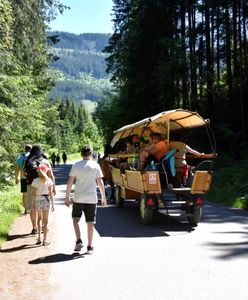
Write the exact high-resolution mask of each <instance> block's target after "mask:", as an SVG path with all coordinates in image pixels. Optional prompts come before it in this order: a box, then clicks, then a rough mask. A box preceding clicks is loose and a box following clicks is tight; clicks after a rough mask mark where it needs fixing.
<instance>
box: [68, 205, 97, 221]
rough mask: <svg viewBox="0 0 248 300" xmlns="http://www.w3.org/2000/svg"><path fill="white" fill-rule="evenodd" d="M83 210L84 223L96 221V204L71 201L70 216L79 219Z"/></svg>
mask: <svg viewBox="0 0 248 300" xmlns="http://www.w3.org/2000/svg"><path fill="white" fill-rule="evenodd" d="M82 212H84V216H85V221H86V223H94V224H95V223H96V204H90V203H76V202H73V208H72V218H73V219H80V218H81V217H82Z"/></svg>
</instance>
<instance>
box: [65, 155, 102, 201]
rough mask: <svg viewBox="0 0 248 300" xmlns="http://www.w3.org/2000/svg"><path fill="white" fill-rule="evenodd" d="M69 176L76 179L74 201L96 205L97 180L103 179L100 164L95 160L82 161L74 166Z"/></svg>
mask: <svg viewBox="0 0 248 300" xmlns="http://www.w3.org/2000/svg"><path fill="white" fill-rule="evenodd" d="M69 176H73V177H75V179H76V182H75V188H74V200H73V201H74V202H77V203H92V204H96V203H97V192H96V186H97V183H96V179H97V178H100V177H103V174H102V170H101V168H100V166H99V164H98V163H97V162H96V161H94V160H80V161H78V162H76V163H75V164H74V165H73V166H72V168H71V171H70V174H69Z"/></svg>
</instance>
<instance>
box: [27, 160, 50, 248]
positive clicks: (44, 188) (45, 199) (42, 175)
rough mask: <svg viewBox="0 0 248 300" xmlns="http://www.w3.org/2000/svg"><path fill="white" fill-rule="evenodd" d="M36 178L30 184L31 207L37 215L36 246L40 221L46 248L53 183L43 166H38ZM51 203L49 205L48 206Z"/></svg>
mask: <svg viewBox="0 0 248 300" xmlns="http://www.w3.org/2000/svg"><path fill="white" fill-rule="evenodd" d="M38 168H39V169H38V175H39V177H38V178H35V179H34V180H33V182H32V184H31V187H32V206H33V207H34V208H35V209H36V211H37V215H38V221H37V225H38V240H37V244H41V229H42V226H41V221H42V224H43V227H44V228H43V231H44V236H43V246H47V245H49V244H50V242H48V241H47V231H48V230H47V225H48V215H49V209H50V206H51V210H52V211H54V201H53V185H54V183H53V181H52V180H51V178H49V177H48V176H47V172H48V170H49V169H48V167H47V165H45V164H40V165H39V167H38ZM50 201H51V205H50Z"/></svg>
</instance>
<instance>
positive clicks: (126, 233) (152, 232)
mask: <svg viewBox="0 0 248 300" xmlns="http://www.w3.org/2000/svg"><path fill="white" fill-rule="evenodd" d="M95 228H96V230H97V231H98V233H99V235H100V236H105V237H130V238H135V237H155V236H167V237H169V236H170V232H172V231H173V232H175V231H176V232H181V234H187V233H190V232H191V231H193V230H194V228H193V227H192V226H191V225H190V224H188V223H180V222H178V221H176V220H173V219H168V218H167V217H166V216H164V215H162V214H157V216H156V221H155V223H154V224H152V225H147V226H145V225H143V224H142V223H141V221H140V218H139V208H138V205H137V204H136V203H133V202H128V201H126V202H125V207H124V208H118V207H116V206H108V207H107V208H102V207H98V211H97V223H96V225H95Z"/></svg>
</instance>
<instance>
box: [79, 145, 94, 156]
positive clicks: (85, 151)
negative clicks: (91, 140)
mask: <svg viewBox="0 0 248 300" xmlns="http://www.w3.org/2000/svg"><path fill="white" fill-rule="evenodd" d="M91 153H92V150H91V148H90V146H88V145H84V146H83V147H82V149H81V154H82V155H83V156H89V155H91Z"/></svg>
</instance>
